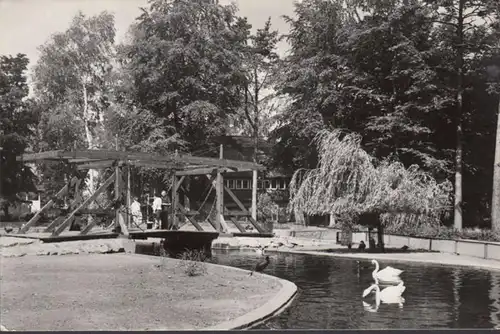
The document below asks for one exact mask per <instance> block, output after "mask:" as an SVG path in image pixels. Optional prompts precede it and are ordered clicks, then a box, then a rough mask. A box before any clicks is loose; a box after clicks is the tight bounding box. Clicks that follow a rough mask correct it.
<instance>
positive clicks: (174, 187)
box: [170, 173, 177, 227]
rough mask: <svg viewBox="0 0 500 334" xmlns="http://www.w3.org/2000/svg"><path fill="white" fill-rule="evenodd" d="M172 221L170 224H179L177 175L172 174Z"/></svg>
mask: <svg viewBox="0 0 500 334" xmlns="http://www.w3.org/2000/svg"><path fill="white" fill-rule="evenodd" d="M171 207H172V218H171V219H172V223H171V225H170V226H172V227H173V226H177V176H176V175H175V173H173V174H172V205H171Z"/></svg>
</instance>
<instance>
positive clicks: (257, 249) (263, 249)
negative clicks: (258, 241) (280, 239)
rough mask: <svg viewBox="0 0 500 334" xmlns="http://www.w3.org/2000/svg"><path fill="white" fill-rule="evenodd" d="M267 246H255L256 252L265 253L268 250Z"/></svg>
mask: <svg viewBox="0 0 500 334" xmlns="http://www.w3.org/2000/svg"><path fill="white" fill-rule="evenodd" d="M266 248H267V246H265V247H263V246H259V247H257V248H254V250H255V252H257V254H259V255H265V252H266Z"/></svg>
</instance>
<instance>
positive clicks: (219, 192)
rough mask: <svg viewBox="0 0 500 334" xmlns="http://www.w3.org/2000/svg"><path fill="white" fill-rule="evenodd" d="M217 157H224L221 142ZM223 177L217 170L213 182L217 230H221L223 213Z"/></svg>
mask: <svg viewBox="0 0 500 334" xmlns="http://www.w3.org/2000/svg"><path fill="white" fill-rule="evenodd" d="M219 158H220V159H223V158H224V148H223V146H222V144H221V145H220V149H219ZM223 187H224V178H223V177H222V173H221V172H220V171H217V181H216V184H215V193H216V204H215V212H216V213H217V216H216V219H215V223H216V224H217V231H218V232H221V231H222V228H221V226H222V221H221V218H222V219H223V217H224V216H223V215H224V188H223Z"/></svg>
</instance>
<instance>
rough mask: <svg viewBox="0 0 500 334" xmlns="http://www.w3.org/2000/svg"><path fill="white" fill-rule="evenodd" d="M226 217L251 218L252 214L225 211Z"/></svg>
mask: <svg viewBox="0 0 500 334" xmlns="http://www.w3.org/2000/svg"><path fill="white" fill-rule="evenodd" d="M224 216H236V217H251V216H252V215H251V213H250V212H249V211H229V210H224Z"/></svg>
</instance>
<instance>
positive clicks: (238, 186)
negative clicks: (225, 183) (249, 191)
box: [235, 180, 242, 189]
mask: <svg viewBox="0 0 500 334" xmlns="http://www.w3.org/2000/svg"><path fill="white" fill-rule="evenodd" d="M235 183H236V187H235V189H241V183H242V182H241V180H235Z"/></svg>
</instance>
